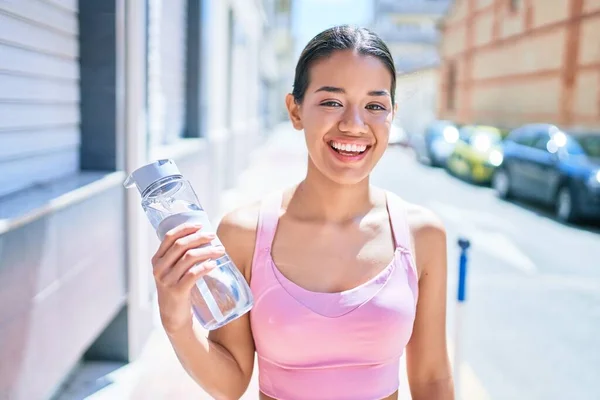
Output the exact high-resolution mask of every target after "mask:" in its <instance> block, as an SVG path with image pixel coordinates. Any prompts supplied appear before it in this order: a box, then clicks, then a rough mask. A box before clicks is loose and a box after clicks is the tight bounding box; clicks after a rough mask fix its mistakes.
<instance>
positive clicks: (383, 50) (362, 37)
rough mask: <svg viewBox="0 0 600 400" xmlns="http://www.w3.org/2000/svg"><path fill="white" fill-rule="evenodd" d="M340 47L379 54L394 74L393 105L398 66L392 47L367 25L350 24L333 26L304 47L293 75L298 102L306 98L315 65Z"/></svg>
mask: <svg viewBox="0 0 600 400" xmlns="http://www.w3.org/2000/svg"><path fill="white" fill-rule="evenodd" d="M340 50H354V51H357V52H358V53H359V54H362V55H365V56H373V57H377V58H378V59H379V60H380V61H381V62H382V63H383V64H384V65H385V66H386V68H387V69H388V70H389V71H390V74H391V75H392V87H391V91H390V95H391V97H392V104H394V97H395V93H394V92H395V91H396V67H395V66H394V59H393V57H392V54H391V53H390V49H389V48H388V47H387V45H386V44H385V42H384V41H383V40H381V38H380V37H379V36H377V34H376V33H374V32H372V31H370V30H369V29H366V28H360V27H353V26H349V25H341V26H334V27H333V28H329V29H327V30H325V31H323V32H321V33H319V34H318V35H317V36H315V37H314V38H313V39H312V40H311V41H310V42H308V44H307V45H306V47H305V48H304V50H302V53H301V54H300V59H299V60H298V64H296V75H295V76H294V88H293V91H292V95H293V96H294V100H295V101H296V103H299V104H300V103H302V100H304V94H305V93H306V88H307V87H308V84H309V72H310V67H311V66H312V64H313V63H314V62H315V61H318V60H320V59H323V58H326V57H329V56H330V55H331V54H332V53H333V52H335V51H340Z"/></svg>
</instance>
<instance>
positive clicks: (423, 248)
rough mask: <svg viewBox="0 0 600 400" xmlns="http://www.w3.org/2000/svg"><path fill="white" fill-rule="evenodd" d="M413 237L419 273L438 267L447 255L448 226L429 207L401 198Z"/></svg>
mask: <svg viewBox="0 0 600 400" xmlns="http://www.w3.org/2000/svg"><path fill="white" fill-rule="evenodd" d="M400 200H401V202H402V204H404V209H405V210H406V218H407V223H408V227H409V230H410V234H411V238H412V247H413V254H414V258H415V261H416V264H417V269H418V271H419V275H420V276H422V275H423V273H424V272H428V271H425V270H426V269H429V268H436V266H435V265H439V264H440V260H445V257H446V228H445V226H444V223H443V221H442V219H441V218H440V217H439V216H438V215H437V214H436V213H434V212H433V211H432V210H430V209H429V208H426V207H423V206H421V205H419V204H415V203H411V202H408V201H406V200H404V199H401V198H400Z"/></svg>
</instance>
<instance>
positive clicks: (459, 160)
mask: <svg viewBox="0 0 600 400" xmlns="http://www.w3.org/2000/svg"><path fill="white" fill-rule="evenodd" d="M501 143H502V134H501V131H500V130H499V129H498V128H495V127H492V126H484V125H465V126H463V127H461V128H460V129H459V139H458V141H457V143H456V145H455V146H454V150H453V151H452V153H451V154H450V156H449V157H448V161H447V168H448V170H449V171H450V172H451V173H452V174H454V175H457V176H459V177H461V178H464V179H467V180H469V181H471V182H475V183H479V184H489V183H490V182H491V180H492V176H493V174H494V170H495V169H496V168H497V167H498V166H499V165H500V164H502V160H503V156H502V148H501V146H500V144H501Z"/></svg>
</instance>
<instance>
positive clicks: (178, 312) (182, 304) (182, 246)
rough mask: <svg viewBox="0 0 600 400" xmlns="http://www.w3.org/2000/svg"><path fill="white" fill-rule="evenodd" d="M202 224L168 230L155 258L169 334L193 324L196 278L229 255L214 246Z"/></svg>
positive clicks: (159, 298)
mask: <svg viewBox="0 0 600 400" xmlns="http://www.w3.org/2000/svg"><path fill="white" fill-rule="evenodd" d="M201 228H202V227H201V226H199V225H190V224H182V225H180V226H177V227H175V228H174V229H172V230H170V231H169V232H167V234H166V235H165V237H164V239H163V241H162V243H161V245H160V247H159V248H158V250H157V251H156V253H155V254H154V256H153V257H152V266H153V274H154V280H155V282H156V289H157V294H158V306H159V310H160V318H161V321H162V324H163V327H164V328H165V331H166V332H167V333H168V334H169V333H174V332H177V331H179V330H181V329H184V328H187V327H190V328H191V326H192V313H191V295H190V291H191V289H192V288H193V287H194V285H195V284H196V281H197V280H198V279H199V278H200V277H201V276H203V275H206V274H208V273H209V272H210V271H212V270H213V269H214V268H215V267H216V263H215V261H213V260H216V259H218V258H219V257H221V256H222V255H224V254H225V249H224V248H223V247H215V246H211V245H210V243H211V241H212V240H213V239H215V237H216V236H215V235H214V234H212V233H203V232H201Z"/></svg>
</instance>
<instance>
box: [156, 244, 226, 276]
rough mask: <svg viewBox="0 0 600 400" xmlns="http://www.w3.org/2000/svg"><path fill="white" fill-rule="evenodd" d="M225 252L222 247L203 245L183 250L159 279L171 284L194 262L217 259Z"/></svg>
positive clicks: (193, 264) (192, 265)
mask: <svg viewBox="0 0 600 400" xmlns="http://www.w3.org/2000/svg"><path fill="white" fill-rule="evenodd" d="M224 254H225V249H224V248H223V247H214V246H209V247H203V248H200V249H191V250H188V251H186V252H185V254H184V255H183V256H182V257H181V258H180V259H179V261H177V263H175V265H173V268H170V269H169V270H167V271H166V272H165V275H164V276H163V277H162V279H161V281H162V282H163V284H165V285H173V284H175V283H177V282H179V280H180V279H181V277H182V276H183V275H184V274H185V273H186V272H187V271H188V270H190V269H191V268H192V267H194V266H195V265H196V264H200V263H204V262H205V261H208V260H211V259H212V260H214V259H217V258H219V257H221V256H223V255H224Z"/></svg>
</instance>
